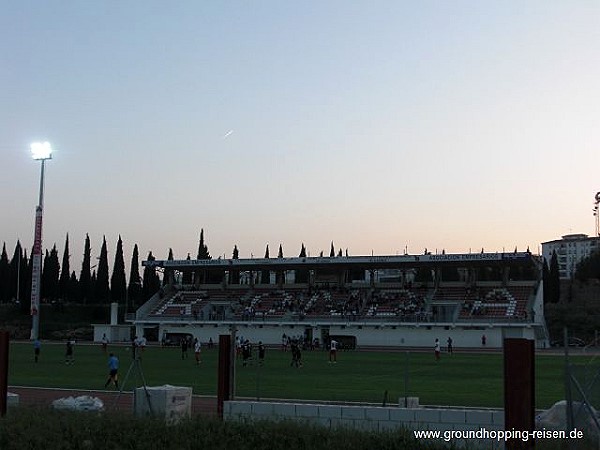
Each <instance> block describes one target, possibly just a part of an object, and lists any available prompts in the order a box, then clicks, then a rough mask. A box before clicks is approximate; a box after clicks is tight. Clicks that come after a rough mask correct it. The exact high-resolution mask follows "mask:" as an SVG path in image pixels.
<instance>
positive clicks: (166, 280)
mask: <svg viewBox="0 0 600 450" xmlns="http://www.w3.org/2000/svg"><path fill="white" fill-rule="evenodd" d="M173 259H174V258H173V249H172V248H169V256H167V260H169V261H173ZM173 275H174V271H173V269H168V268H167V269H165V273H164V275H163V281H162V284H163V286H166V285H167V284H169V279H170V278H171V277H172V276H173ZM173 281H175V280H173Z"/></svg>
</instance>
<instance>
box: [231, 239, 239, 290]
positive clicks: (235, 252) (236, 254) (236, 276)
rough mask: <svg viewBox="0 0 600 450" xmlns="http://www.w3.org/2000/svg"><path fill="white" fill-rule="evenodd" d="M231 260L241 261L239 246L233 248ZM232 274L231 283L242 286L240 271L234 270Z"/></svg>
mask: <svg viewBox="0 0 600 450" xmlns="http://www.w3.org/2000/svg"><path fill="white" fill-rule="evenodd" d="M231 259H240V252H239V250H238V248H237V245H234V246H233V253H232V254H231ZM230 273H231V275H230V277H229V283H231V284H240V271H239V270H233V271H231V272H230Z"/></svg>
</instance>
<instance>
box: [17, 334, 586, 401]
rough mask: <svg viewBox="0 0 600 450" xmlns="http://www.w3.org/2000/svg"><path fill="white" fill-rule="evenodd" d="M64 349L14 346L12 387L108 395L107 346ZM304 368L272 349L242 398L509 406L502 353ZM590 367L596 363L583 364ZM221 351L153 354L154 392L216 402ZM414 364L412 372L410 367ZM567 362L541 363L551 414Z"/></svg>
mask: <svg viewBox="0 0 600 450" xmlns="http://www.w3.org/2000/svg"><path fill="white" fill-rule="evenodd" d="M64 350H65V347H64V344H51V343H44V344H43V346H42V354H41V358H40V362H39V363H37V364H35V363H34V362H33V349H32V346H31V344H27V343H13V344H11V347H10V358H9V359H10V363H9V385H14V386H37V387H63V388H75V389H103V386H104V382H105V380H106V378H107V374H108V368H107V359H108V358H107V356H106V355H104V354H103V353H102V351H101V349H100V347H99V346H93V345H76V347H75V364H74V365H65V362H64ZM109 351H113V352H114V353H115V354H116V355H117V356H118V357H119V359H120V362H121V367H120V369H119V376H120V380H121V382H123V381H124V378H125V375H126V373H127V371H128V369H129V367H130V364H131V360H132V358H131V353H130V352H129V351H128V350H127V347H118V346H117V347H112V348H109ZM302 357H303V361H304V366H303V367H301V368H298V369H296V368H292V367H290V361H291V354H290V353H289V352H287V353H284V352H282V351H280V350H275V349H269V350H267V355H266V361H265V365H264V366H263V367H259V366H258V365H257V364H253V365H251V366H247V367H242V364H241V360H238V361H237V365H236V395H237V396H241V397H254V398H256V397H260V398H284V399H305V400H330V401H363V402H372V403H382V402H383V399H384V392H385V391H388V398H389V401H390V402H392V403H395V402H397V401H398V398H399V397H400V396H403V395H404V394H405V373H406V372H407V373H408V395H410V396H416V397H419V399H420V403H421V404H424V405H452V406H459V405H461V406H484V407H501V406H502V403H503V378H502V377H503V374H502V370H503V369H502V354H501V353H481V354H478V353H464V354H461V353H455V354H454V355H446V354H443V355H442V359H441V361H439V362H436V361H435V360H434V358H433V355H432V353H429V352H425V353H423V352H411V353H410V354H407V353H405V352H366V351H350V352H340V353H339V354H338V363H337V364H329V363H328V354H327V353H325V352H322V351H314V352H311V351H305V352H303V353H302ZM579 358H580V360H581V362H585V361H586V360H587V359H590V358H591V357H590V356H588V357H583V356H582V357H579ZM217 360H218V351H217V350H216V349H213V350H208V349H204V350H203V352H202V364H200V365H196V364H195V362H194V355H193V352H189V356H188V359H187V360H182V359H181V351H180V350H179V349H178V348H158V347H148V348H147V349H146V350H145V352H144V354H143V357H142V362H141V366H142V370H143V374H144V376H145V379H146V382H147V384H148V385H150V386H156V385H163V384H171V385H180V386H191V387H192V388H193V392H194V394H200V395H216V390H217ZM407 363H408V368H407ZM563 367H564V361H563V358H562V357H561V356H553V355H538V356H537V359H536V403H537V407H538V408H547V407H549V406H551V405H552V404H553V403H554V402H556V401H558V400H561V399H563V398H564V381H563V379H564V378H563V370H564V369H563ZM140 385H141V377H140V376H139V374H138V371H135V370H134V371H132V372H131V375H130V376H129V379H128V380H127V383H126V385H125V389H126V390H130V389H132V388H133V387H136V386H140Z"/></svg>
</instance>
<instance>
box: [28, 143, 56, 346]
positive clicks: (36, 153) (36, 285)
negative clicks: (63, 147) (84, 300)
mask: <svg viewBox="0 0 600 450" xmlns="http://www.w3.org/2000/svg"><path fill="white" fill-rule="evenodd" d="M31 155H32V156H33V159H35V160H36V161H41V162H42V171H41V175H40V197H39V202H38V206H37V208H35V234H34V239H33V255H32V257H33V260H32V261H33V267H32V269H33V270H32V274H31V339H32V340H35V339H38V337H39V331H40V288H41V278H42V217H43V213H44V165H45V162H46V160H47V159H52V147H51V146H50V144H49V143H48V142H36V143H33V144H31Z"/></svg>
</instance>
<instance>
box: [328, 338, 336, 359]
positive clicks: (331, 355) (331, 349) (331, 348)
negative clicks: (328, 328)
mask: <svg viewBox="0 0 600 450" xmlns="http://www.w3.org/2000/svg"><path fill="white" fill-rule="evenodd" d="M337 346H338V342H337V341H336V340H335V339H332V340H331V341H329V362H330V363H331V362H333V363H336V362H337Z"/></svg>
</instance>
